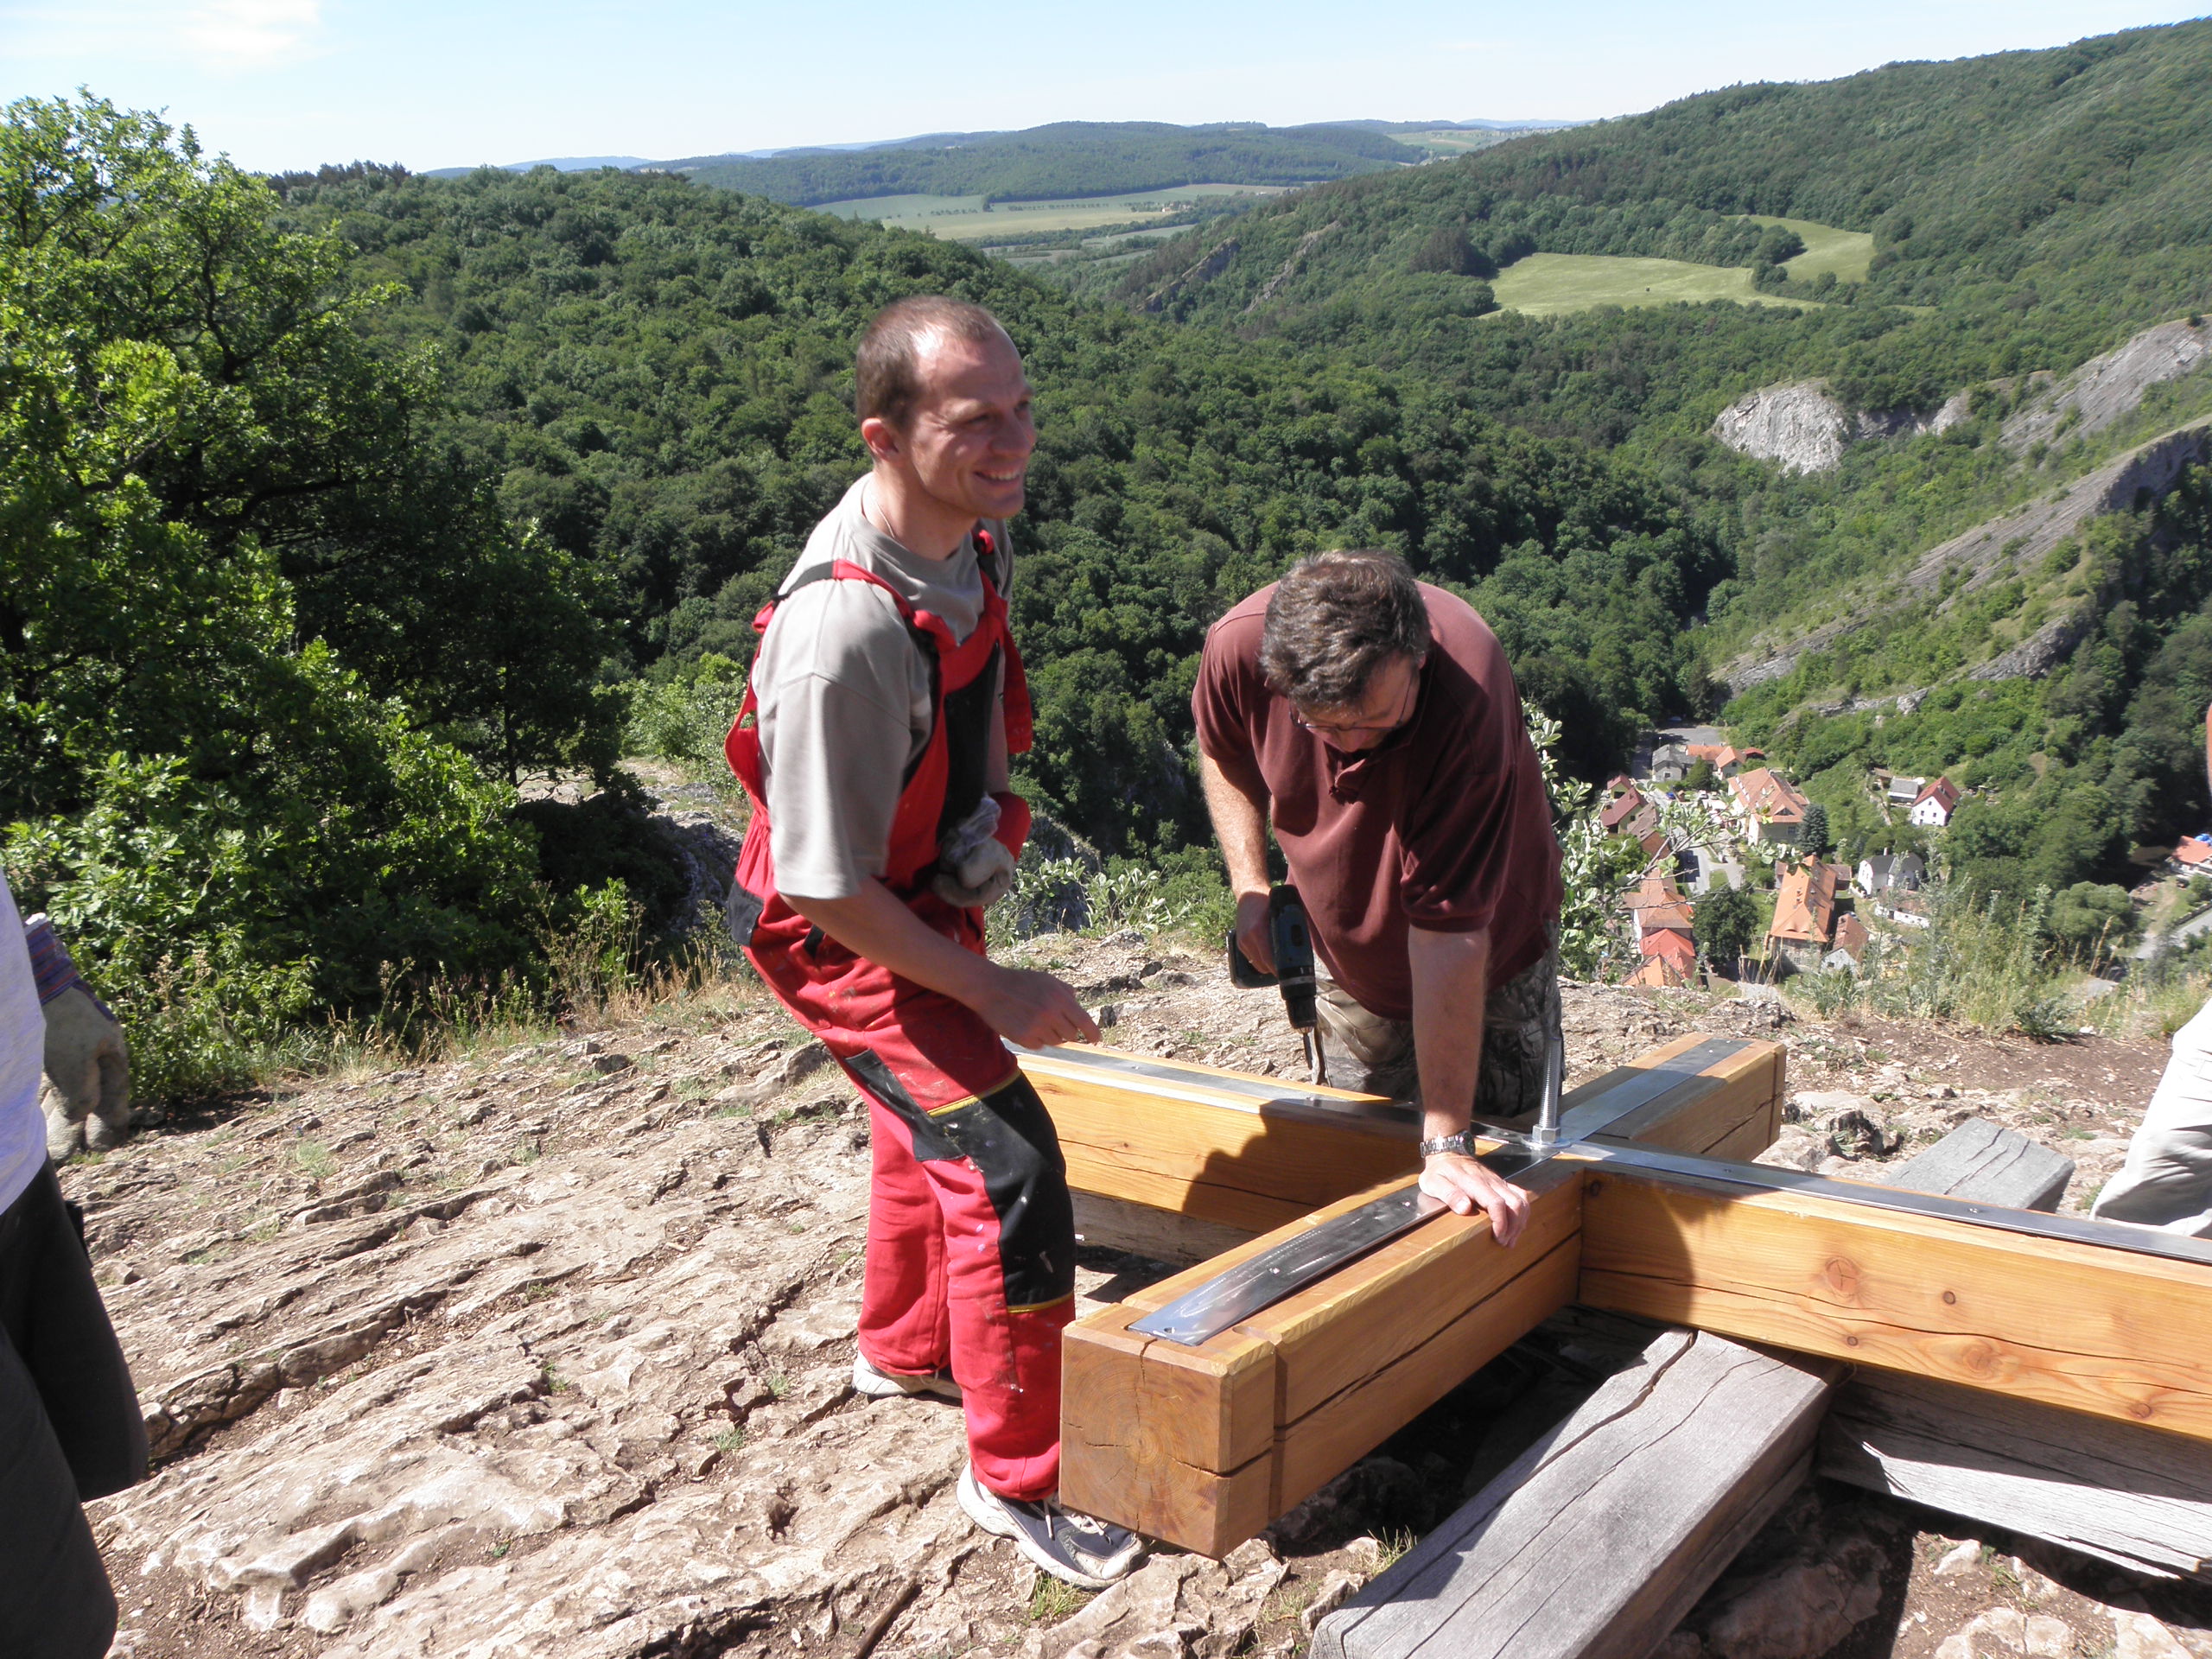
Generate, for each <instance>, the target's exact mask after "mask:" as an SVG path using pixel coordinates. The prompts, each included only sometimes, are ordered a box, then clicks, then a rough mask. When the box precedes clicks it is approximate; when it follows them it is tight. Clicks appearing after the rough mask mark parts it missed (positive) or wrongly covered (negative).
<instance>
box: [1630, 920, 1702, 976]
mask: <svg viewBox="0 0 2212 1659" xmlns="http://www.w3.org/2000/svg"><path fill="white" fill-rule="evenodd" d="M1637 949H1638V950H1641V951H1642V952H1643V954H1644V955H1645V956H1647V957H1658V958H1660V959H1661V960H1662V961H1663V962H1671V963H1674V964H1675V966H1676V967H1677V968H1679V969H1681V970H1682V971H1683V972H1684V973H1688V972H1689V970H1690V969H1693V968H1694V967H1696V966H1697V945H1696V944H1695V942H1694V941H1693V940H1692V939H1691V938H1690V937H1689V935H1688V934H1687V933H1677V932H1676V931H1675V930H1674V929H1672V928H1662V929H1660V930H1658V931H1656V932H1651V933H1647V934H1645V935H1644V936H1643V939H1642V940H1641V942H1640V943H1639V944H1638V945H1637Z"/></svg>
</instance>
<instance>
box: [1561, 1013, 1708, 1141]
mask: <svg viewBox="0 0 2212 1659" xmlns="http://www.w3.org/2000/svg"><path fill="white" fill-rule="evenodd" d="M1750 1046H1751V1042H1750V1040H1749V1039H1745V1038H1740V1037H1708V1038H1707V1039H1706V1040H1705V1041H1703V1042H1701V1043H1700V1044H1698V1045H1697V1046H1694V1047H1693V1048H1686V1049H1684V1050H1683V1051H1682V1052H1681V1053H1679V1054H1677V1055H1675V1057H1674V1058H1672V1059H1667V1060H1662V1061H1660V1063H1659V1064H1658V1065H1633V1066H1630V1065H1624V1066H1617V1067H1615V1068H1614V1069H1613V1070H1612V1071H1608V1072H1606V1073H1605V1077H1595V1078H1592V1080H1591V1081H1590V1082H1588V1083H1586V1084H1583V1085H1582V1086H1581V1087H1580V1089H1577V1090H1574V1091H1573V1093H1572V1094H1570V1095H1568V1096H1567V1100H1566V1101H1565V1102H1563V1103H1562V1105H1563V1106H1564V1108H1565V1109H1564V1111H1563V1112H1562V1113H1561V1115H1560V1121H1559V1138H1560V1143H1561V1144H1562V1145H1564V1144H1565V1143H1567V1142H1568V1141H1580V1140H1583V1139H1585V1138H1586V1137H1587V1136H1589V1135H1602V1134H1604V1133H1605V1130H1606V1129H1607V1128H1611V1126H1612V1125H1613V1124H1615V1123H1618V1122H1619V1121H1620V1120H1621V1119H1622V1118H1624V1117H1626V1116H1628V1115H1629V1114H1630V1112H1633V1111H1637V1110H1638V1109H1642V1108H1643V1107H1645V1106H1649V1105H1650V1104H1651V1103H1653V1102H1654V1101H1657V1100H1661V1099H1663V1098H1664V1097H1665V1096H1668V1095H1670V1094H1672V1093H1673V1092H1674V1091H1675V1090H1677V1089H1680V1088H1682V1087H1684V1086H1685V1085H1687V1084H1689V1083H1691V1082H1692V1081H1694V1080H1696V1079H1699V1078H1700V1077H1702V1076H1703V1075H1704V1073H1705V1072H1706V1071H1708V1070H1710V1069H1711V1068H1712V1067H1713V1066H1715V1065H1719V1063H1720V1062H1721V1061H1723V1060H1725V1059H1726V1058H1729V1057H1730V1056H1731V1055H1734V1054H1740V1053H1742V1052H1744V1051H1745V1049H1747V1048H1749V1047H1750ZM1623 1073H1626V1075H1625V1076H1623ZM1607 1078H1619V1079H1620V1081H1618V1082H1617V1083H1611V1084H1609V1083H1608V1082H1607ZM1578 1100H1580V1101H1581V1102H1582V1103H1581V1104H1580V1105H1576V1104H1574V1102H1576V1101H1578Z"/></svg>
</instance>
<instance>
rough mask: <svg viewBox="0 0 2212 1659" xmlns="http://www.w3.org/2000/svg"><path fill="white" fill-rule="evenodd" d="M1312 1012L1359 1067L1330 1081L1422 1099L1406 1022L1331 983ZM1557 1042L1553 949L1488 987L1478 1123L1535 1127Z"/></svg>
mask: <svg viewBox="0 0 2212 1659" xmlns="http://www.w3.org/2000/svg"><path fill="white" fill-rule="evenodd" d="M1315 1007H1316V1010H1317V1011H1318V1012H1319V1015H1320V1018H1321V1028H1322V1031H1323V1033H1324V1035H1325V1039H1326V1040H1328V1041H1329V1042H1331V1043H1333V1044H1334V1045H1336V1046H1337V1047H1338V1049H1340V1050H1342V1051H1343V1052H1345V1053H1347V1054H1349V1055H1351V1059H1352V1063H1353V1065H1354V1066H1355V1067H1357V1071H1354V1072H1352V1073H1351V1075H1348V1076H1344V1077H1338V1076H1336V1075H1335V1074H1334V1073H1332V1074H1331V1075H1332V1081H1334V1082H1336V1083H1337V1084H1339V1085H1340V1086H1342V1087H1344V1088H1348V1089H1358V1090H1363V1091H1364V1092H1366V1093H1368V1094H1370V1095H1384V1096H1389V1098H1391V1099H1393V1100H1415V1099H1418V1098H1419V1097H1420V1095H1421V1066H1420V1060H1419V1058H1418V1057H1417V1056H1416V1055H1415V1053H1414V1028H1413V1022H1412V1021H1411V1020H1392V1019H1389V1018H1388V1017H1386V1016H1385V1015H1383V1014H1375V1013H1372V1012H1370V1010H1368V1009H1366V1008H1363V1007H1361V1006H1360V1005H1359V1003H1358V1002H1357V1001H1355V1000H1354V999H1353V997H1352V995H1351V993H1350V992H1348V991H1346V990H1345V989H1344V988H1343V987H1342V986H1340V985H1338V984H1336V983H1334V982H1330V981H1325V982H1323V984H1322V987H1321V993H1320V995H1319V997H1318V998H1317V999H1316V1001H1315ZM1559 1040H1560V1004H1559V951H1558V949H1557V947H1556V946H1554V947H1553V948H1551V949H1548V950H1546V951H1545V952H1544V954H1543V955H1542V956H1541V957H1538V958H1537V959H1536V960H1535V962H1533V963H1530V964H1529V966H1528V967H1527V968H1525V969H1522V971H1521V972H1519V973H1517V974H1516V975H1515V976H1513V977H1512V978H1511V979H1510V980H1508V981H1506V982H1505V983H1504V984H1503V985H1494V986H1492V987H1491V991H1490V995H1489V996H1488V997H1487V998H1486V999H1485V1000H1484V1004H1483V1059H1482V1070H1481V1071H1480V1072H1479V1074H1478V1077H1477V1078H1476V1082H1475V1106H1474V1116H1475V1118H1476V1121H1477V1122H1483V1123H1494V1124H1501V1125H1503V1126H1504V1127H1506V1128H1515V1129H1525V1128H1529V1126H1530V1125H1531V1124H1533V1123H1534V1122H1535V1119H1536V1113H1537V1110H1538V1109H1539V1108H1540V1107H1541V1105H1542V1104H1543V1097H1544V1060H1545V1056H1546V1054H1547V1053H1548V1051H1549V1048H1550V1046H1551V1045H1552V1044H1554V1043H1556V1042H1558V1041H1559Z"/></svg>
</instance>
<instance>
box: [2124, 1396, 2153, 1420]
mask: <svg viewBox="0 0 2212 1659" xmlns="http://www.w3.org/2000/svg"><path fill="white" fill-rule="evenodd" d="M2127 1414H2128V1415H2129V1416H2131V1417H2136V1418H2140V1419H2142V1420H2144V1421H2149V1419H2150V1416H2151V1402H2149V1401H2148V1400H2131V1401H2129V1402H2127Z"/></svg>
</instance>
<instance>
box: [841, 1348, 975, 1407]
mask: <svg viewBox="0 0 2212 1659" xmlns="http://www.w3.org/2000/svg"><path fill="white" fill-rule="evenodd" d="M910 1384H911V1385H912V1386H909V1385H910ZM853 1392H854V1393H855V1394H864V1395H867V1396H868V1398H869V1399H871V1400H950V1402H952V1403H953V1404H955V1405H958V1404H959V1403H960V1399H961V1395H960V1385H959V1384H958V1383H955V1382H954V1381H953V1380H952V1379H951V1378H950V1377H949V1376H916V1377H906V1376H899V1375H898V1374H896V1373H894V1372H891V1371H879V1370H872V1369H863V1368H862V1366H861V1362H860V1361H859V1360H857V1359H855V1361H854V1362H853Z"/></svg>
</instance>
